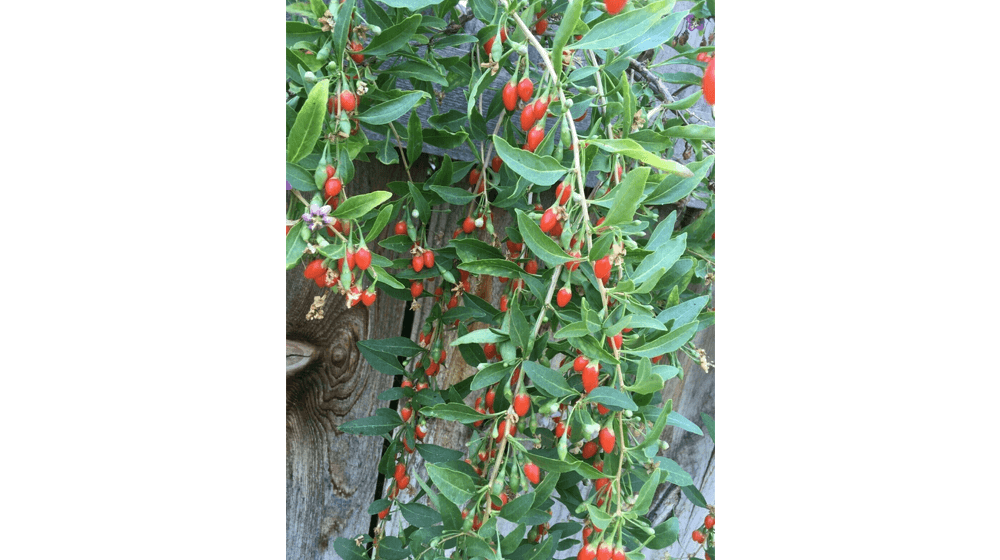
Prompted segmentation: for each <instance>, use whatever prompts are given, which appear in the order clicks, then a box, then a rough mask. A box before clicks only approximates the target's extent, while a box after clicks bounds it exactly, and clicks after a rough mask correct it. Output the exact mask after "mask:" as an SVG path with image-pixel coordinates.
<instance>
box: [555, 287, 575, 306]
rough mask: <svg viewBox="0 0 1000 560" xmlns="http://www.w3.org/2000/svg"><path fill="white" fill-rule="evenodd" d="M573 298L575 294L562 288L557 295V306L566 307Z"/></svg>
mask: <svg viewBox="0 0 1000 560" xmlns="http://www.w3.org/2000/svg"><path fill="white" fill-rule="evenodd" d="M572 298H573V294H572V293H570V291H569V288H561V289H560V290H559V293H558V294H556V304H557V305H558V306H559V307H566V304H567V303H569V300H570V299H572Z"/></svg>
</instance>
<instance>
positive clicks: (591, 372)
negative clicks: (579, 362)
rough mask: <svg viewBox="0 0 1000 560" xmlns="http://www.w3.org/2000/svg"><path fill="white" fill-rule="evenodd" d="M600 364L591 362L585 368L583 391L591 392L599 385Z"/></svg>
mask: <svg viewBox="0 0 1000 560" xmlns="http://www.w3.org/2000/svg"><path fill="white" fill-rule="evenodd" d="M600 371H601V368H600V364H598V363H597V362H590V363H588V364H587V366H586V367H585V368H583V391H584V392H585V393H587V394H590V392H591V391H593V390H594V388H595V387H597V385H598V381H597V376H598V374H599V373H600Z"/></svg>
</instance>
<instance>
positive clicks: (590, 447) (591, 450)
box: [582, 441, 597, 459]
mask: <svg viewBox="0 0 1000 560" xmlns="http://www.w3.org/2000/svg"><path fill="white" fill-rule="evenodd" d="M595 453H597V444H596V443H594V442H592V441H588V442H587V443H585V444H583V450H582V454H583V458H584V459H590V458H591V457H593V456H594V454H595Z"/></svg>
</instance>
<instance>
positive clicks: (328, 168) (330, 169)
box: [326, 165, 337, 179]
mask: <svg viewBox="0 0 1000 560" xmlns="http://www.w3.org/2000/svg"><path fill="white" fill-rule="evenodd" d="M336 174H337V170H336V169H334V168H333V166H332V165H327V166H326V178H327V179H329V178H330V177H333V176H334V175H336Z"/></svg>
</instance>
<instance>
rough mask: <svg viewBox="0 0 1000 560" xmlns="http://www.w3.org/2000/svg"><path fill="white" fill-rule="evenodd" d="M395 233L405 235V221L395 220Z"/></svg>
mask: <svg viewBox="0 0 1000 560" xmlns="http://www.w3.org/2000/svg"><path fill="white" fill-rule="evenodd" d="M396 235H406V222H404V221H402V220H400V221H398V222H396Z"/></svg>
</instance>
